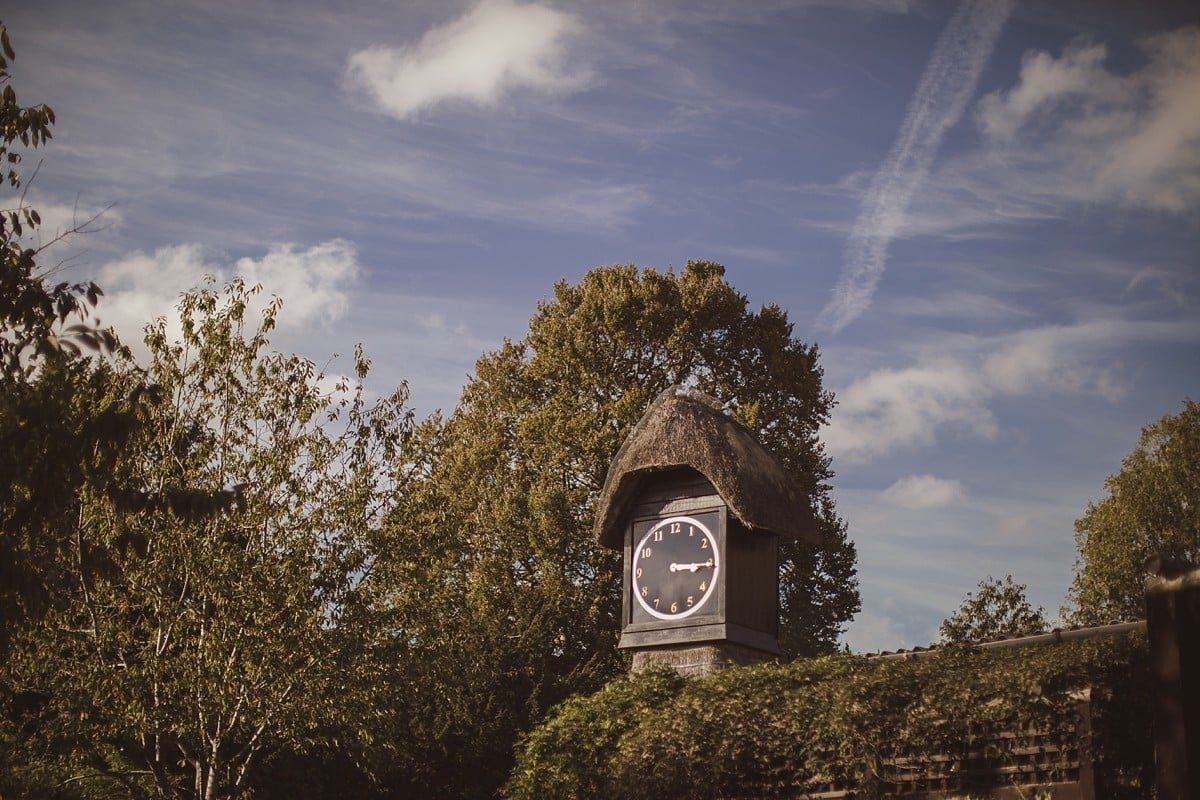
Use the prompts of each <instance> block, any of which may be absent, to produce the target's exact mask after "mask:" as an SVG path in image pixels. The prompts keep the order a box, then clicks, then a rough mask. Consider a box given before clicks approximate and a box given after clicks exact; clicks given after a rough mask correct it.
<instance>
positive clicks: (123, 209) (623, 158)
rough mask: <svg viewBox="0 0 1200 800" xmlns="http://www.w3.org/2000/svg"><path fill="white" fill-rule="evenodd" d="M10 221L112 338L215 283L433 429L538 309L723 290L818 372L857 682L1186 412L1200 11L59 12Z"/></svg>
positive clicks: (1038, 557) (120, 0)
mask: <svg viewBox="0 0 1200 800" xmlns="http://www.w3.org/2000/svg"><path fill="white" fill-rule="evenodd" d="M4 20H5V22H6V23H7V24H8V26H9V30H10V34H11V36H12V39H13V43H14V45H15V46H16V48H17V56H18V58H17V61H16V62H15V64H14V76H15V78H14V82H15V85H16V87H17V89H18V92H19V98H20V99H21V100H22V101H23V102H25V103H29V102H34V101H44V102H46V103H48V104H50V105H51V106H53V107H54V108H55V110H56V111H57V114H58V125H57V127H56V128H55V139H54V141H53V142H52V144H51V146H50V147H49V148H48V149H47V150H46V151H45V153H44V162H43V163H42V166H41V168H40V170H39V172H38V174H37V177H36V179H35V181H34V182H33V185H32V188H31V190H30V197H31V199H32V201H33V202H34V203H35V204H36V206H37V207H38V208H39V209H41V210H42V212H43V214H42V215H43V217H44V218H45V219H46V221H47V226H46V227H47V228H48V229H49V230H54V229H55V228H59V227H62V226H64V225H68V223H69V222H70V221H71V220H72V219H73V218H74V219H76V220H79V221H82V220H83V219H86V218H88V217H90V215H91V214H92V213H94V211H95V210H97V209H100V208H105V207H108V206H109V205H110V204H115V205H113V206H112V208H111V209H110V210H109V211H108V212H107V214H106V215H105V216H104V217H103V218H102V220H101V222H100V224H99V225H98V226H97V227H98V228H99V230H97V231H96V232H94V233H91V234H89V235H86V236H77V237H74V238H73V239H72V240H70V241H68V242H66V243H63V244H60V245H55V251H56V255H57V257H58V258H61V259H66V260H67V261H68V263H69V264H70V265H71V269H72V270H73V272H74V274H75V275H77V276H79V277H94V278H95V279H96V280H98V281H99V282H100V284H101V285H102V286H103V287H104V289H105V291H106V292H107V298H106V300H105V301H104V303H103V305H102V306H101V316H102V317H103V318H104V319H105V320H106V321H107V322H112V323H113V324H115V325H117V327H118V329H119V330H120V331H123V332H124V333H125V338H126V339H136V338H137V331H138V329H139V326H140V325H141V324H142V323H143V322H144V321H146V320H147V319H149V318H150V317H152V316H155V315H159V314H164V313H166V312H167V311H168V310H169V309H170V307H171V304H172V302H173V300H174V298H175V297H177V296H178V293H179V292H180V291H182V290H184V289H185V288H187V287H188V286H190V285H192V284H194V283H195V282H196V281H197V280H198V279H199V278H200V277H201V276H202V275H204V274H205V273H210V274H214V275H217V276H219V277H229V276H231V275H233V274H235V273H240V274H243V275H245V276H247V277H249V278H251V279H253V280H258V281H261V282H263V284H264V285H265V287H266V289H267V291H269V292H272V293H276V294H278V295H280V296H282V297H283V298H284V301H285V309H284V323H285V324H284V325H283V327H282V329H281V330H280V331H279V333H278V336H277V337H276V340H275V341H276V344H277V345H278V346H279V347H281V348H283V349H290V350H296V351H299V352H302V353H304V354H305V355H308V356H309V357H311V358H313V359H314V360H315V361H317V362H318V363H321V364H324V363H326V362H327V361H328V359H329V357H330V356H331V355H332V354H334V353H341V354H343V355H342V358H340V359H338V360H335V361H333V362H332V364H331V366H330V369H331V371H334V372H336V371H338V370H339V369H344V370H346V371H349V360H348V359H347V358H346V355H347V354H349V353H350V352H351V350H352V347H353V345H354V343H355V342H360V341H361V342H362V343H363V344H364V347H365V349H366V351H367V353H368V355H369V356H371V357H372V358H373V359H374V363H375V371H374V374H373V379H372V380H373V384H372V385H373V386H374V387H375V388H376V389H377V390H379V391H384V390H386V389H388V388H390V386H392V385H394V384H395V383H397V382H398V381H400V380H407V381H408V382H409V384H410V386H411V389H412V396H413V401H414V403H415V405H416V407H417V408H418V409H419V410H421V411H428V410H431V409H434V408H442V409H446V410H449V409H451V408H452V407H453V404H454V402H455V399H456V397H457V393H458V389H459V388H460V387H461V385H462V384H463V383H464V381H465V380H466V378H467V376H468V375H469V373H470V371H471V369H472V366H473V364H474V361H475V359H476V358H477V357H478V356H479V355H480V353H482V352H483V351H485V350H488V349H491V348H494V347H496V346H497V345H499V344H500V342H501V341H502V339H503V337H506V336H507V337H511V338H519V337H520V336H522V335H523V332H524V328H525V324H526V321H527V320H528V318H529V316H530V314H531V313H532V312H533V310H534V309H535V307H536V304H537V302H538V300H539V299H541V298H544V297H546V296H547V295H548V294H549V292H550V290H551V286H552V284H553V282H554V281H555V280H557V279H560V278H566V279H568V280H577V279H578V278H580V277H581V276H582V275H583V274H584V273H585V272H586V271H587V270H588V269H589V268H591V267H594V266H597V265H601V264H612V263H636V264H639V265H645V266H655V267H658V268H665V267H668V266H671V265H675V266H680V265H682V264H683V263H684V262H686V261H687V260H688V259H693V258H695V259H710V260H715V261H720V262H721V263H723V264H725V265H726V267H727V269H728V273H727V274H728V278H729V280H730V281H731V282H732V283H733V284H734V285H735V286H736V287H738V288H739V289H740V290H741V291H743V292H745V293H746V294H747V295H748V296H749V298H750V300H751V302H752V303H754V304H761V303H768V302H775V303H778V304H780V305H782V306H783V307H784V308H785V309H786V310H787V311H788V313H789V315H790V317H791V319H792V320H793V321H794V322H795V325H796V334H797V335H798V336H799V337H800V338H802V339H804V340H806V341H816V342H818V343H819V344H820V346H821V349H822V362H823V365H824V368H825V373H826V381H827V385H828V386H829V388H831V389H833V390H834V391H835V392H836V393H837V396H838V400H839V405H838V407H837V408H836V409H835V411H834V415H833V420H832V423H831V425H830V427H829V428H828V429H827V430H826V431H825V432H824V438H825V441H826V443H827V446H828V448H829V451H830V453H831V454H832V456H833V463H834V468H835V469H836V471H837V473H838V476H837V479H836V482H835V497H836V499H837V502H838V507H839V509H840V511H841V513H842V514H843V515H844V516H845V517H846V519H847V521H848V523H849V526H850V535H851V537H852V538H853V539H854V540H855V541H856V542H857V544H858V548H859V569H860V578H861V588H862V595H863V611H862V613H861V614H860V615H859V617H858V618H857V619H856V620H855V622H854V623H853V624H852V625H851V627H850V630H849V632H848V633H847V636H846V641H847V643H848V644H849V645H850V646H851V647H852V648H853V649H856V650H871V649H878V648H894V647H899V646H911V645H916V644H923V643H926V642H928V641H930V640H932V639H934V638H936V628H937V624H938V622H939V621H940V620H941V619H942V618H943V617H944V616H946V615H947V614H948V613H950V612H951V611H952V610H953V609H954V608H955V607H956V606H957V605H958V603H959V602H960V600H961V599H962V597H963V596H964V595H965V594H966V593H967V592H969V591H971V590H972V589H973V588H974V587H975V585H976V583H977V582H978V581H979V580H981V579H982V578H984V577H985V576H987V575H989V574H991V575H995V576H1003V575H1005V574H1008V573H1011V574H1013V576H1014V577H1015V578H1016V579H1017V580H1018V581H1021V582H1025V583H1027V584H1028V585H1029V594H1030V597H1031V599H1032V600H1033V601H1034V602H1036V603H1040V604H1043V605H1045V606H1047V608H1048V609H1049V610H1050V611H1051V612H1055V611H1057V609H1058V608H1059V606H1060V605H1061V604H1062V602H1063V599H1064V595H1065V592H1066V589H1067V587H1068V585H1069V583H1070V578H1071V574H1072V561H1073V558H1074V542H1073V525H1072V523H1073V520H1074V519H1075V518H1076V517H1078V516H1079V515H1080V513H1081V512H1082V511H1083V509H1084V508H1085V506H1086V504H1087V502H1088V501H1089V500H1094V499H1098V498H1099V497H1100V496H1101V495H1102V492H1103V480H1104V477H1105V476H1106V475H1107V474H1109V473H1111V472H1114V471H1115V470H1116V469H1117V468H1118V467H1119V464H1120V459H1121V457H1122V456H1123V455H1124V454H1125V453H1127V452H1128V451H1129V449H1130V448H1131V447H1132V446H1133V445H1134V443H1135V442H1136V439H1137V434H1138V431H1139V429H1140V428H1141V426H1142V425H1144V424H1145V423H1147V422H1149V421H1151V420H1154V419H1157V418H1159V417H1160V416H1162V415H1163V414H1165V413H1168V412H1174V411H1177V410H1178V409H1179V408H1180V406H1181V403H1182V401H1183V399H1184V398H1185V397H1188V396H1191V397H1193V398H1195V397H1198V396H1200V391H1198V379H1200V356H1197V352H1198V350H1197V348H1198V347H1200V316H1198V315H1197V308H1198V300H1200V292H1198V288H1200V286H1198V284H1200V257H1198V256H1197V253H1200V230H1198V220H1200V216H1198V215H1197V211H1198V210H1200V10H1198V9H1197V8H1196V7H1195V6H1194V4H1186V3H1178V4H1168V3H1137V4H1134V3H1118V2H1095V0H1090V1H1088V2H1083V1H1081V2H1058V3H1053V4H1051V3H1033V2H1026V3H1011V2H1007V1H1001V0H991V1H990V2H965V3H949V2H934V1H933V0H928V1H926V2H917V1H916V0H914V1H913V2H906V0H858V1H857V2H833V1H832V0H827V2H782V1H780V2H751V3H721V2H665V1H664V2H655V3H649V2H637V1H636V0H612V1H611V2H604V3H598V2H592V3H583V2H575V3H571V2H564V3H549V2H546V3H525V2H514V1H513V0H485V1H484V2H482V3H479V2H462V3H460V2H438V3H419V2H413V3H405V4H392V3H382V2H380V3H370V2H363V3H353V4H346V7H344V8H341V9H339V10H337V11H332V10H330V9H328V8H326V7H324V6H323V5H321V4H313V3H304V2H295V3H286V4H285V3H277V4H266V3H261V2H254V1H253V0H250V1H249V2H240V3H236V4H234V3H212V2H207V3H201V2H194V3H185V2H172V3H157V2H148V1H147V2H125V1H124V0H116V1H115V2H106V3H80V2H72V3H68V2H55V0H44V1H43V2H41V3H37V4H26V5H24V7H20V8H14V9H10V10H9V11H7V12H6V16H5V18H4Z"/></svg>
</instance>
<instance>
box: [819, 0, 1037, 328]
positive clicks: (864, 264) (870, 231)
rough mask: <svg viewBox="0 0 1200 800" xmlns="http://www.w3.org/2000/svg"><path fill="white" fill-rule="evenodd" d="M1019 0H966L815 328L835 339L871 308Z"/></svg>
mask: <svg viewBox="0 0 1200 800" xmlns="http://www.w3.org/2000/svg"><path fill="white" fill-rule="evenodd" d="M1013 5H1014V2H1013V0H964V2H963V3H962V4H961V5H960V6H959V7H958V9H957V10H956V11H955V12H954V16H953V17H951V19H950V22H949V23H948V24H947V25H946V29H945V30H944V31H942V35H941V36H940V37H939V38H938V41H937V44H936V45H935V46H934V48H933V54H932V55H931V56H930V57H929V63H928V64H926V65H925V72H924V74H922V75H921V81H920V83H919V84H917V91H916V93H915V94H914V95H913V98H912V101H911V102H910V103H909V105H908V111H907V112H906V113H905V115H904V123H903V124H902V125H901V126H900V135H899V136H898V137H897V139H896V142H895V144H893V145H892V149H891V151H890V152H889V153H888V155H887V158H886V159H884V161H883V164H882V165H881V166H880V167H879V169H878V170H877V171H876V172H875V175H874V177H872V178H871V183H870V185H869V186H868V187H867V191H866V194H865V195H864V197H863V200H862V204H861V206H860V207H859V210H858V217H857V218H856V219H855V221H854V227H853V229H852V230H851V232H850V239H849V241H848V242H847V243H846V250H845V255H844V265H843V267H842V275H841V277H840V278H839V279H838V282H837V285H836V286H835V287H834V289H833V297H832V298H831V299H830V301H829V303H828V304H827V305H826V306H825V308H824V309H823V310H822V311H821V314H820V316H819V317H818V318H817V324H818V325H819V326H820V327H822V328H825V329H826V330H829V331H831V332H833V333H837V332H838V331H840V330H841V329H842V328H844V327H846V326H847V325H849V324H850V323H851V322H853V321H854V320H855V319H856V318H857V317H858V316H859V315H860V314H862V313H863V312H864V311H866V310H867V307H868V306H870V305H871V298H872V296H873V295H874V294H875V286H876V284H878V283H879V278H880V277H881V276H882V275H883V270H884V267H885V266H886V263H887V252H888V245H889V244H890V243H891V241H892V238H893V237H894V236H895V235H896V234H897V233H898V232H899V231H900V229H901V227H902V225H903V224H904V214H905V211H906V210H907V209H908V204H909V201H910V200H911V199H912V196H913V193H914V192H916V190H917V188H918V187H919V186H920V185H921V183H922V182H924V180H925V177H926V176H927V175H928V174H929V167H930V165H931V164H932V163H933V159H934V156H935V155H937V150H938V147H939V146H940V145H941V143H942V138H943V137H944V136H945V134H946V131H948V130H949V129H950V128H952V127H954V125H955V124H956V123H957V122H958V121H959V119H961V118H962V115H963V112H964V111H965V110H966V107H967V103H968V102H969V101H970V99H971V96H972V95H973V94H974V92H975V85H976V84H977V83H978V82H979V75H980V73H982V72H983V67H984V65H985V64H986V63H987V61H988V58H989V57H990V56H991V53H992V48H993V47H994V45H995V44H996V39H998V38H999V36H1000V31H1001V29H1002V28H1003V27H1004V23H1005V21H1006V20H1007V19H1008V16H1009V14H1011V13H1012V9H1013Z"/></svg>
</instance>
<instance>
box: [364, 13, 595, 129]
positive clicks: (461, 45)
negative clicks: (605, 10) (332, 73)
mask: <svg viewBox="0 0 1200 800" xmlns="http://www.w3.org/2000/svg"><path fill="white" fill-rule="evenodd" d="M580 30H581V25H580V23H579V21H578V19H576V18H575V17H573V16H571V15H569V14H566V13H563V12H561V11H557V10H555V9H552V8H548V7H545V6H541V5H536V4H523V3H516V2H512V0H483V2H481V3H479V4H478V5H476V6H475V7H474V8H473V9H471V10H470V11H468V12H467V13H466V14H465V15H463V16H462V17H460V18H458V19H456V20H454V21H453V22H450V23H447V24H445V25H442V26H440V27H437V28H434V29H432V30H430V31H428V32H427V33H426V34H425V35H424V36H423V37H421V40H420V41H419V42H418V43H417V44H416V45H414V46H406V47H398V48H397V47H386V46H381V45H376V46H373V47H368V48H366V49H364V50H359V51H358V52H356V53H354V54H352V55H351V56H350V58H349V61H348V63H347V66H346V77H347V80H348V82H349V83H350V85H351V86H352V87H354V88H356V89H359V90H361V91H363V92H365V93H366V94H367V95H368V96H369V97H370V98H371V99H372V100H373V101H374V102H375V104H376V105H378V106H379V108H380V109H381V110H383V111H384V112H386V113H387V114H390V115H391V116H393V117H396V118H397V119H405V118H407V117H410V116H412V115H414V114H416V113H418V112H420V111H422V110H423V109H427V108H430V107H432V106H435V105H438V104H439V103H443V102H446V101H455V100H457V101H465V102H469V103H473V104H475V105H481V106H491V105H495V104H496V103H498V102H499V101H500V99H501V98H502V97H503V96H505V95H506V94H508V93H510V92H512V91H514V90H518V89H530V90H536V91H542V92H561V91H569V90H572V89H577V88H579V87H580V86H582V85H583V84H584V83H585V82H586V80H587V75H586V73H584V72H582V71H579V70H576V69H573V68H571V67H570V66H569V65H568V63H567V55H568V48H567V45H568V43H569V42H570V40H571V39H572V37H574V36H576V35H577V34H578V33H579V32H580Z"/></svg>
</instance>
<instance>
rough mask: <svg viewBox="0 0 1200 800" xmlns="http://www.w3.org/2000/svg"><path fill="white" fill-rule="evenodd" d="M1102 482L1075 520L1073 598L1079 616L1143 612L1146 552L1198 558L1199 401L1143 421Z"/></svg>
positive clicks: (1090, 619) (1095, 618) (1089, 619)
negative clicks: (1098, 495)
mask: <svg viewBox="0 0 1200 800" xmlns="http://www.w3.org/2000/svg"><path fill="white" fill-rule="evenodd" d="M1104 485H1105V488H1106V489H1107V490H1108V495H1107V496H1106V497H1105V498H1104V499H1102V500H1100V501H1099V502H1097V503H1089V504H1088V507H1087V510H1086V511H1085V512H1084V514H1083V516H1082V517H1080V518H1079V519H1078V520H1076V521H1075V543H1076V546H1077V547H1078V558H1077V560H1076V563H1075V581H1074V583H1073V585H1072V587H1071V600H1072V601H1073V602H1074V609H1073V612H1072V613H1073V618H1074V619H1076V620H1077V621H1079V622H1081V623H1089V624H1094V623H1100V622H1108V621H1112V620H1115V619H1135V618H1138V617H1141V616H1143V615H1144V614H1145V613H1146V611H1145V601H1144V599H1143V590H1144V587H1145V582H1146V578H1148V577H1149V573H1148V572H1147V567H1146V564H1147V561H1148V560H1149V559H1150V558H1152V557H1154V556H1165V557H1168V558H1172V559H1179V560H1183V561H1189V562H1191V563H1193V564H1196V563H1200V403H1197V402H1196V401H1195V400H1187V401H1185V402H1184V404H1183V408H1182V409H1181V410H1180V412H1179V413H1178V414H1168V415H1166V416H1164V417H1163V418H1162V419H1160V420H1159V421H1158V422H1155V423H1152V424H1150V425H1147V426H1146V427H1144V428H1142V433H1141V437H1140V439H1139V440H1138V444H1137V447H1135V448H1134V450H1133V452H1131V453H1130V454H1129V455H1127V456H1126V457H1125V459H1124V460H1123V461H1122V462H1121V471H1120V472H1118V473H1117V474H1116V475H1110V476H1109V477H1108V479H1107V480H1106V481H1105V483H1104Z"/></svg>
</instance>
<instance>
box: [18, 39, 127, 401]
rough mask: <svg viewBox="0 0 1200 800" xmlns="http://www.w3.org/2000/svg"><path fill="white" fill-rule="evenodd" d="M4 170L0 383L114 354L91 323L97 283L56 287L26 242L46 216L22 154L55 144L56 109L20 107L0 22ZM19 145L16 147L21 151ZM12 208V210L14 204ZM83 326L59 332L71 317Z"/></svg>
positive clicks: (110, 339)
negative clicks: (66, 358)
mask: <svg viewBox="0 0 1200 800" xmlns="http://www.w3.org/2000/svg"><path fill="white" fill-rule="evenodd" d="M0 51H2V53H3V54H2V55H0V87H3V89H2V90H0V169H2V170H3V171H4V173H3V183H4V185H5V189H6V190H7V192H8V193H9V194H10V196H11V195H16V196H15V197H12V198H11V199H10V200H8V201H6V202H5V204H4V207H3V208H0V377H3V378H4V379H6V380H12V379H13V378H16V377H18V376H28V375H30V374H32V373H33V371H34V370H35V369H36V368H37V366H38V365H39V364H41V363H42V362H44V361H45V360H47V359H51V360H52V359H56V358H59V357H61V356H62V355H64V354H68V355H78V354H79V353H80V347H81V346H83V347H85V348H88V349H90V350H93V351H95V350H99V349H106V350H109V351H111V350H113V349H115V348H116V338H115V337H114V336H113V334H112V331H110V330H104V329H100V328H98V327H96V326H95V325H91V324H89V323H88V319H89V315H90V311H91V308H92V307H94V306H95V305H96V302H97V299H98V297H99V296H100V294H102V292H101V291H100V289H99V287H97V286H96V285H95V284H94V283H90V282H89V283H75V284H72V283H68V282H59V283H53V282H50V281H48V280H47V276H46V275H45V274H44V271H43V270H41V269H40V267H39V265H38V263H37V261H38V256H39V254H40V253H41V250H42V249H44V246H43V248H41V249H33V248H29V247H25V246H24V244H23V238H22V237H25V236H27V235H28V234H31V233H33V232H34V231H36V230H37V228H38V226H39V225H41V217H40V216H39V215H38V212H37V210H36V209H33V208H31V207H30V206H28V205H27V204H26V203H25V195H24V193H23V192H21V193H19V194H18V192H20V190H21V175H20V173H18V172H17V167H18V166H19V165H20V163H21V160H22V157H23V154H22V153H21V152H20V148H28V149H36V148H38V147H41V146H43V145H45V144H46V143H47V142H48V141H49V140H50V138H51V131H50V128H51V126H53V125H54V110H53V109H51V108H50V107H49V106H46V105H44V104H43V105H36V106H22V105H20V104H19V103H18V102H17V94H16V92H15V91H14V90H13V87H12V76H11V75H10V73H9V63H10V62H11V61H12V60H14V59H15V58H16V54H15V53H14V52H13V48H12V45H11V44H10V43H9V39H8V28H6V27H5V26H4V24H3V23H0ZM18 145H19V146H18ZM10 203H11V205H10ZM72 316H75V317H78V318H79V320H80V321H79V322H78V323H76V324H74V325H72V326H70V327H69V328H66V329H65V330H63V329H62V325H63V324H64V323H65V322H66V321H67V319H68V318H69V317H72Z"/></svg>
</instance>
